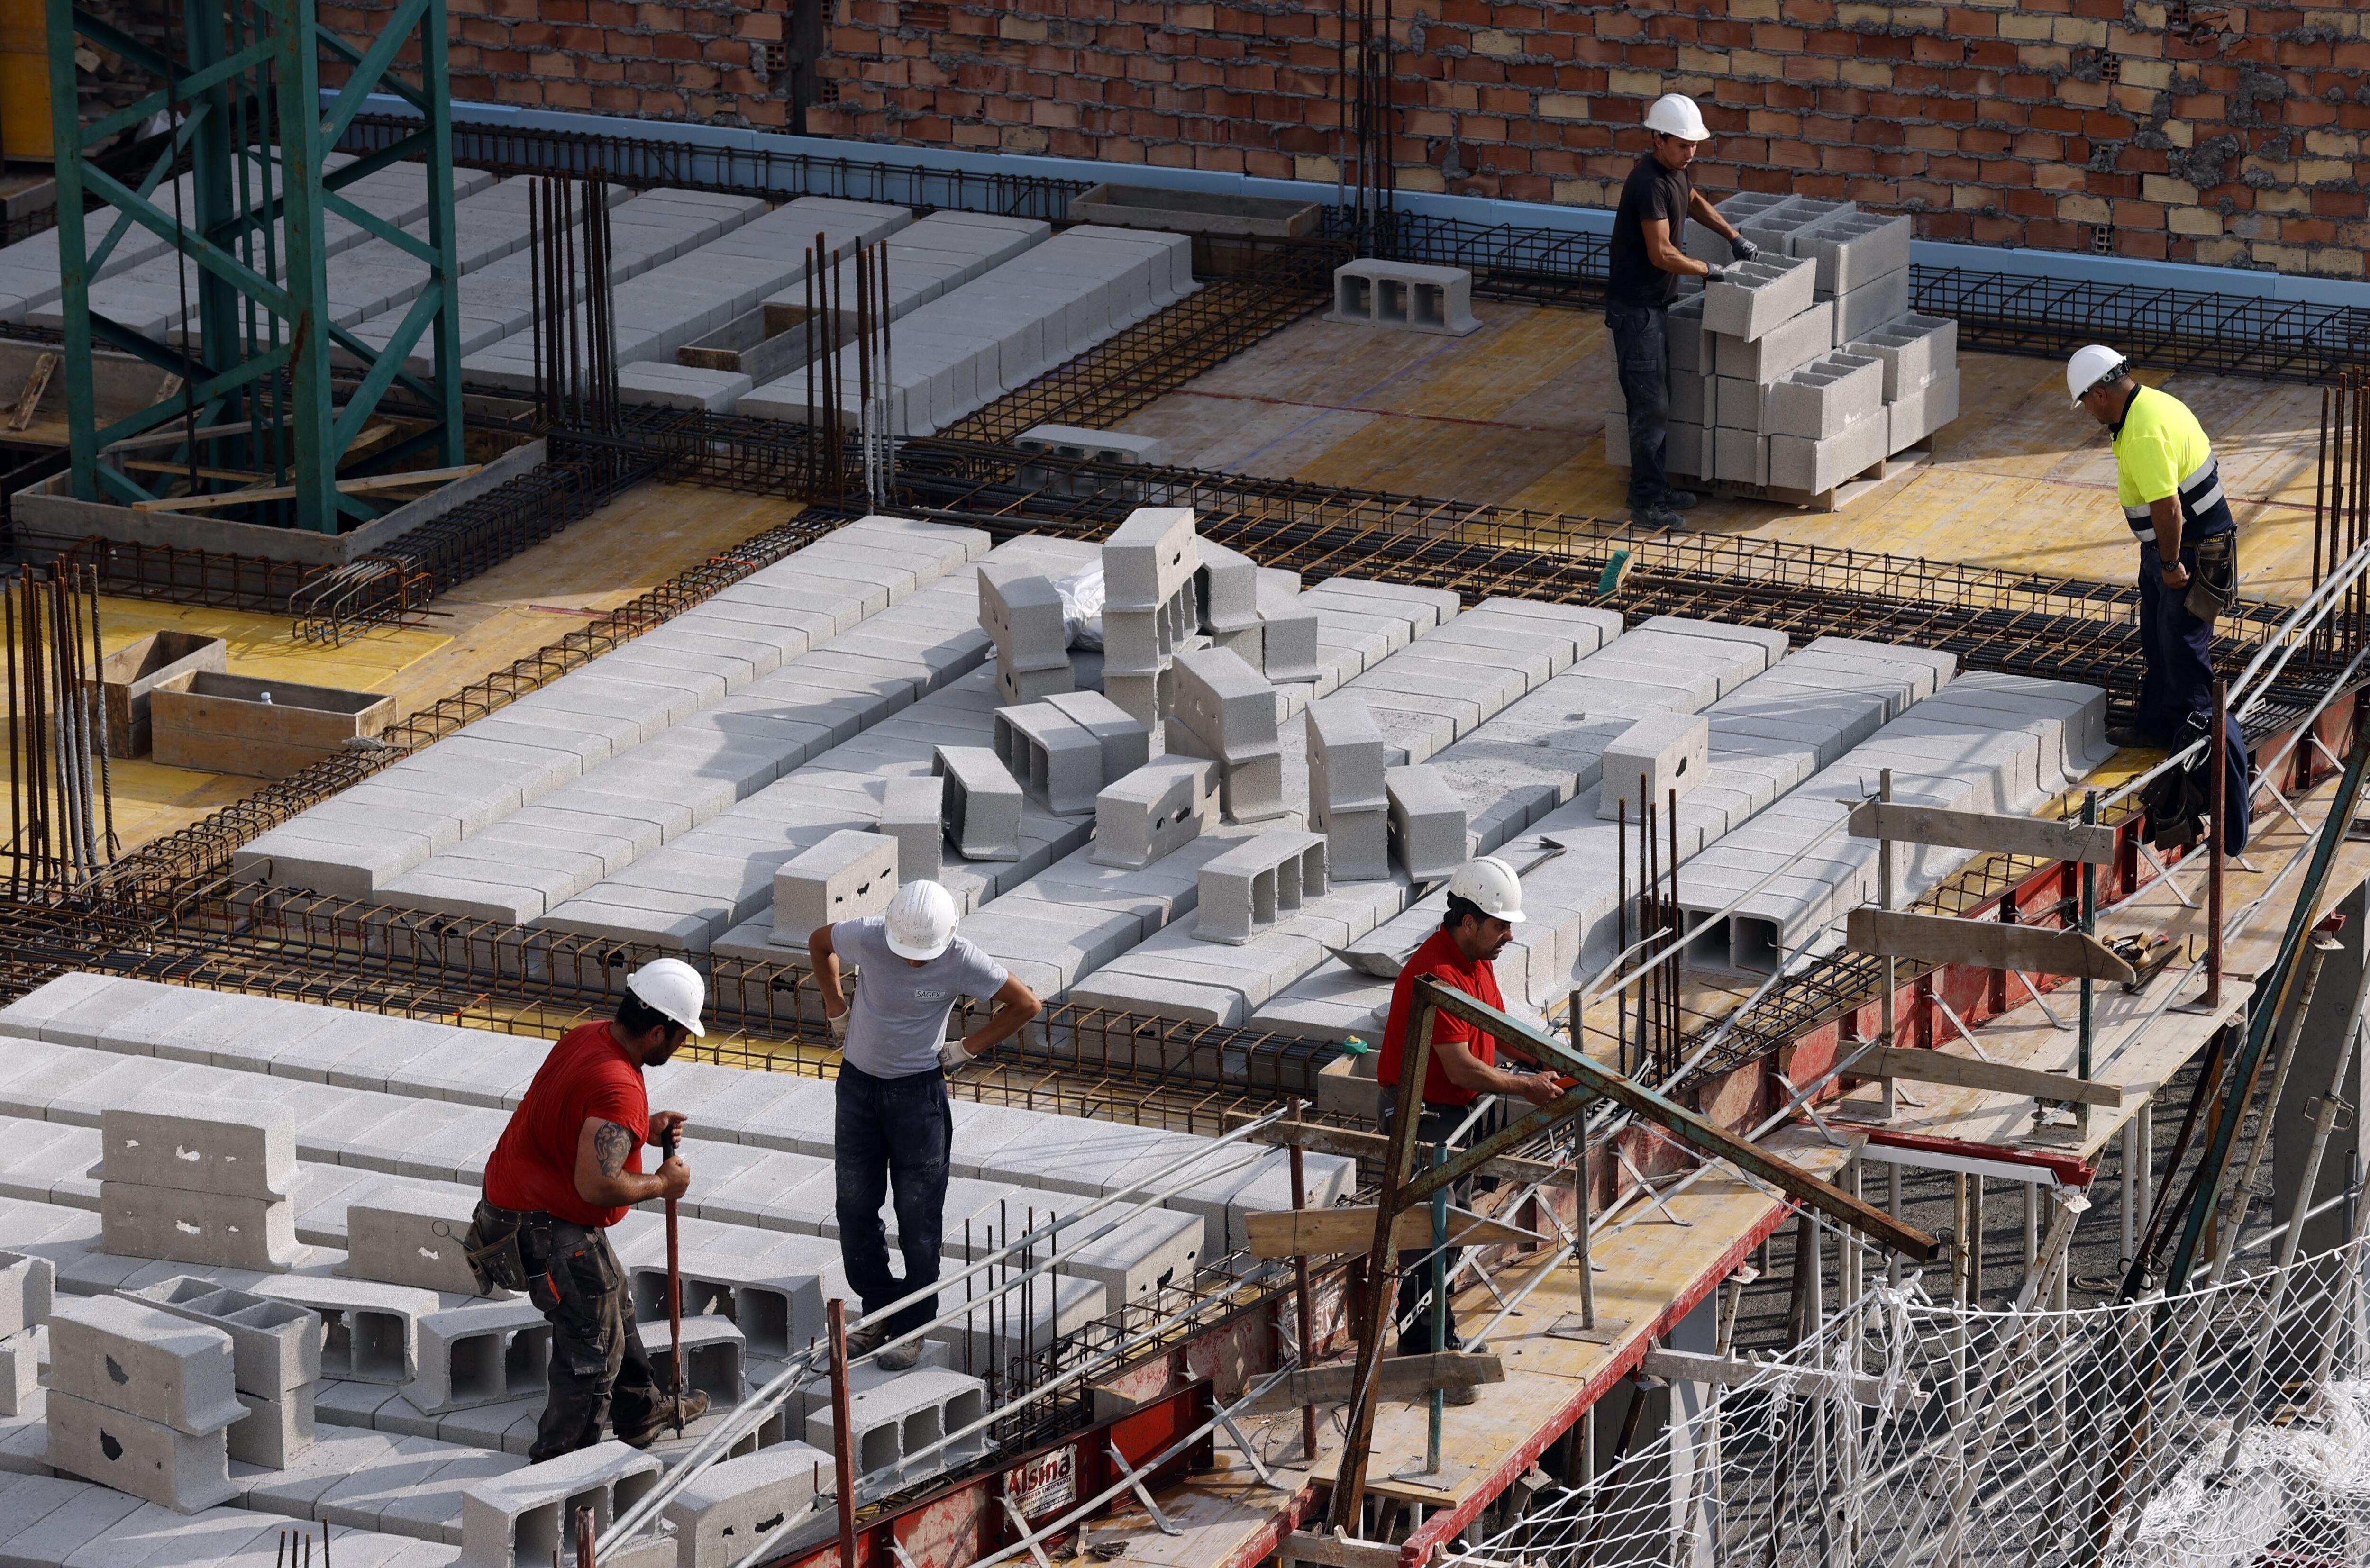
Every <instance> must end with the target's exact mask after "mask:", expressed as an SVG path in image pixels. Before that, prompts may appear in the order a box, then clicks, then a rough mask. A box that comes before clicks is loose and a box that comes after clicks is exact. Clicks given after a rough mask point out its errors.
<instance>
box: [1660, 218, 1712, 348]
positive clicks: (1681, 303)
mask: <svg viewBox="0 0 2370 1568" xmlns="http://www.w3.org/2000/svg"><path fill="white" fill-rule="evenodd" d="M1706 232H1707V233H1708V232H1709V231H1708V230H1707V231H1706ZM1727 243H1728V242H1727V241H1725V240H1722V241H1721V242H1720V246H1721V248H1722V250H1723V252H1724V251H1725V250H1726V248H1727ZM1720 265H1722V266H1726V265H1727V258H1726V257H1725V255H1723V257H1722V258H1721V262H1720ZM1703 312H1704V307H1703V296H1702V295H1701V294H1689V295H1688V296H1687V297H1686V298H1685V299H1683V300H1678V301H1675V302H1674V303H1673V304H1672V305H1671V309H1670V313H1669V315H1668V316H1667V317H1666V318H1665V326H1666V330H1667V336H1666V338H1664V348H1665V351H1666V354H1667V356H1668V357H1667V359H1666V360H1665V361H1664V362H1665V363H1666V364H1667V365H1668V366H1669V368H1670V372H1671V374H1672V376H1673V378H1674V380H1675V378H1677V377H1678V376H1680V375H1683V374H1695V375H1700V374H1702V373H1703V372H1704V370H1705V369H1706V368H1707V367H1706V364H1705V354H1704V341H1703Z"/></svg>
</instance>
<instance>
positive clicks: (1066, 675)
mask: <svg viewBox="0 0 2370 1568" xmlns="http://www.w3.org/2000/svg"><path fill="white" fill-rule="evenodd" d="M979 626H980V630H982V631H984V632H985V633H986V634H987V640H988V641H989V642H991V643H993V644H995V698H996V701H998V702H1000V703H1034V702H1039V701H1041V700H1042V699H1044V698H1046V697H1051V696H1053V695H1055V694H1057V693H1059V692H1067V691H1071V690H1073V689H1074V688H1075V687H1076V680H1075V679H1074V678H1073V676H1072V674H1071V670H1070V634H1069V625H1068V623H1067V621H1066V620H1064V617H1063V613H1062V595H1061V591H1060V590H1059V589H1056V588H1054V586H1053V584H1052V583H1051V582H1049V581H1047V580H1046V579H1045V578H1043V577H1042V576H1041V575H1040V574H1038V573H1035V572H1030V571H1025V570H1023V569H1021V568H1020V567H1005V566H982V567H980V568H979Z"/></svg>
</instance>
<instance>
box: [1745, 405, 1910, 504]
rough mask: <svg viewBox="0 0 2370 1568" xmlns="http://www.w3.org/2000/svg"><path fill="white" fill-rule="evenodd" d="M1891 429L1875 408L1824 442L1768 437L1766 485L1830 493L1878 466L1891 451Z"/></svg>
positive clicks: (1882, 412) (1890, 424) (1884, 415)
mask: <svg viewBox="0 0 2370 1568" xmlns="http://www.w3.org/2000/svg"><path fill="white" fill-rule="evenodd" d="M1895 406H1896V407H1898V406H1900V405H1895ZM1892 428H1893V427H1892V422H1891V420H1890V419H1889V418H1887V411H1886V410H1885V409H1884V408H1882V407H1879V408H1878V410H1877V411H1876V412H1875V413H1874V414H1871V415H1869V416H1868V417H1866V418H1862V419H1860V420H1858V421H1857V422H1856V423H1853V424H1850V425H1847V426H1845V427H1844V428H1843V429H1840V430H1838V431H1836V432H1835V434H1834V435H1831V436H1829V437H1827V438H1826V439H1825V440H1824V441H1804V440H1803V439H1802V438H1801V437H1800V436H1772V437H1770V438H1769V483H1770V486H1772V487H1773V488H1777V489H1787V490H1807V491H1809V492H1810V493H1811V494H1812V495H1819V494H1822V493H1824V492H1825V491H1828V490H1832V489H1834V488H1835V486H1837V485H1840V484H1842V483H1843V482H1844V481H1845V480H1847V479H1852V478H1857V477H1858V475H1862V474H1865V473H1866V472H1868V470H1870V468H1873V467H1875V466H1876V465H1877V464H1880V463H1882V462H1883V461H1884V460H1885V457H1886V456H1887V455H1888V453H1889V452H1891V451H1893V450H1895V449H1893V448H1892V447H1891V446H1890V445H1889V444H1888V441H1887V437H1888V434H1889V432H1890V431H1891V429H1892ZM1914 439H1915V438H1913V440H1914Z"/></svg>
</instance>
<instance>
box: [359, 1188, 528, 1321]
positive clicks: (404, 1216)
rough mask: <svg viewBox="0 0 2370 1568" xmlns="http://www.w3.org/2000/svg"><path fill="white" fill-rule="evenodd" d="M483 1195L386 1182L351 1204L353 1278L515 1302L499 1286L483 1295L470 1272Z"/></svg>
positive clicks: (444, 1293)
mask: <svg viewBox="0 0 2370 1568" xmlns="http://www.w3.org/2000/svg"><path fill="white" fill-rule="evenodd" d="M476 1218H477V1196H476V1195H475V1194H474V1193H472V1192H470V1191H469V1190H468V1189H467V1188H466V1187H448V1186H443V1185H431V1184H427V1183H419V1182H381V1183H378V1184H375V1185H372V1186H371V1187H370V1188H368V1189H367V1190H366V1191H365V1192H363V1193H362V1196H359V1197H355V1198H352V1199H350V1200H349V1201H348V1203H347V1205H346V1234H345V1246H346V1263H345V1267H344V1268H343V1270H341V1271H340V1272H342V1273H344V1274H345V1275H346V1276H348V1277H349V1278H352V1279H374V1280H377V1281H378V1282H380V1283H381V1284H384V1285H405V1286H409V1287H410V1288H413V1289H415V1290H433V1291H436V1292H438V1293H439V1294H441V1295H446V1296H477V1295H489V1299H493V1300H497V1301H507V1300H509V1299H511V1298H512V1296H513V1295H514V1294H515V1292H513V1291H510V1290H505V1289H503V1288H500V1286H496V1287H495V1288H493V1290H492V1291H491V1292H484V1291H480V1290H479V1289H478V1288H477V1276H476V1275H475V1274H473V1273H471V1272H470V1269H469V1250H468V1243H467V1241H466V1238H467V1236H468V1234H469V1227H470V1226H471V1225H472V1224H473V1223H475V1221H476Z"/></svg>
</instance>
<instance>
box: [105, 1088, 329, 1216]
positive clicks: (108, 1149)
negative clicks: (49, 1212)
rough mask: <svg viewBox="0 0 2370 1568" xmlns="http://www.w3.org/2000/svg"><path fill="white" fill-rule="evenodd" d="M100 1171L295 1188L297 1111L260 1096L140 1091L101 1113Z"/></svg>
mask: <svg viewBox="0 0 2370 1568" xmlns="http://www.w3.org/2000/svg"><path fill="white" fill-rule="evenodd" d="M98 1130H99V1139H100V1143H101V1155H100V1157H101V1159H102V1161H103V1162H105V1173H104V1176H103V1179H104V1180H106V1181H109V1182H133V1183H138V1184H139V1185H143V1186H152V1187H171V1188H175V1189H177V1190H178V1191H181V1192H190V1193H219V1194H222V1195H224V1196H229V1197H251V1198H282V1197H286V1196H288V1195H289V1194H290V1193H292V1192H293V1191H294V1190H295V1184H296V1116H295V1113H294V1112H293V1111H291V1110H290V1109H289V1108H288V1107H287V1106H285V1105H277V1104H270V1102H268V1101H267V1102H261V1103H256V1104H239V1103H238V1102H236V1101H229V1100H224V1101H192V1100H190V1099H189V1098H187V1097H184V1096H173V1097H166V1096H163V1095H156V1096H149V1095H143V1096H142V1097H141V1098H139V1099H137V1100H135V1101H133V1102H132V1104H129V1105H126V1106H121V1107H113V1106H110V1107H109V1108H107V1109H105V1110H102V1111H101V1112H100V1113H99V1118H98Z"/></svg>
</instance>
